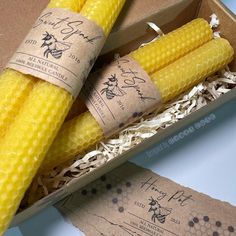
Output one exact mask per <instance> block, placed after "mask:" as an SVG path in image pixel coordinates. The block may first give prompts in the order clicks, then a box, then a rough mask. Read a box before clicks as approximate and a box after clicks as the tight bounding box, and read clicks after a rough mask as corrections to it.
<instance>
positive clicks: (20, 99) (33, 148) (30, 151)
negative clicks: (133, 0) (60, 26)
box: [0, 0, 125, 235]
mask: <svg viewBox="0 0 236 236" xmlns="http://www.w3.org/2000/svg"><path fill="white" fill-rule="evenodd" d="M124 3H125V0H87V1H85V0H52V1H51V2H50V3H49V7H50V8H65V9H67V10H70V11H74V12H80V14H81V15H82V16H84V17H86V18H87V19H89V20H91V21H93V22H95V23H96V24H97V25H98V26H99V27H101V29H102V30H103V32H104V35H105V36H107V35H108V34H109V32H110V30H111V28H112V26H113V24H114V22H115V20H116V18H117V16H118V14H119V12H120V11H121V9H122V7H123V5H124ZM88 53H89V52H88ZM57 56H58V54H57ZM72 102H73V97H72V95H71V94H70V93H69V92H67V91H65V90H64V89H62V88H60V87H57V86H55V85H53V84H50V83H48V82H46V81H43V80H39V79H37V78H33V77H32V76H29V75H23V74H22V73H20V72H17V71H14V70H12V69H6V70H5V71H4V72H3V74H2V75H1V76H0V110H1V114H0V136H1V137H0V235H3V233H4V231H5V230H6V228H7V226H8V225H9V223H10V221H11V219H12V217H13V216H14V213H15V212H16V210H17V208H18V205H19V203H20V201H21V199H22V197H23V196H24V193H25V191H26V189H27V188H28V186H29V185H30V183H31V181H32V179H33V177H34V175H35V173H36V172H37V170H38V168H39V166H40V164H41V162H42V161H43V158H44V156H45V154H46V152H47V151H48V149H49V147H50V144H51V143H52V141H53V139H54V137H55V136H56V134H57V132H58V130H59V128H60V126H61V125H62V123H63V121H64V119H65V116H66V115H67V113H68V111H69V109H70V107H71V105H72Z"/></svg>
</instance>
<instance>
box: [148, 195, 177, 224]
mask: <svg viewBox="0 0 236 236" xmlns="http://www.w3.org/2000/svg"><path fill="white" fill-rule="evenodd" d="M148 205H149V206H150V208H149V210H148V212H150V213H152V216H151V220H152V221H153V222H154V223H156V220H157V221H159V222H160V223H161V224H164V223H165V221H166V217H167V216H168V215H169V214H170V213H171V211H172V209H171V208H166V207H162V206H161V205H160V204H159V202H158V201H157V200H155V199H153V198H152V197H151V198H150V199H149V203H148Z"/></svg>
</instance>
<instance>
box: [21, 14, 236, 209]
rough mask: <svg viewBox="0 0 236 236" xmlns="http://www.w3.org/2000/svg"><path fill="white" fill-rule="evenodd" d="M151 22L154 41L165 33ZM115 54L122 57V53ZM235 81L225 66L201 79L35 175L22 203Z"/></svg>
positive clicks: (91, 167)
mask: <svg viewBox="0 0 236 236" xmlns="http://www.w3.org/2000/svg"><path fill="white" fill-rule="evenodd" d="M148 25H149V26H150V27H151V28H152V29H153V30H155V31H156V32H157V34H158V36H157V37H156V38H154V39H153V40H152V41H154V40H157V39H158V38H159V37H160V35H163V32H162V31H161V29H160V28H159V27H158V26H156V25H155V24H153V23H150V22H148ZM210 25H211V27H212V28H216V27H218V26H219V19H218V18H217V16H216V15H215V14H212V15H211V22H210ZM214 37H220V34H219V32H218V31H216V32H215V33H214ZM152 41H151V42H152ZM148 43H150V42H148ZM148 43H145V44H142V45H141V46H144V45H146V44H148ZM116 56H117V57H119V55H116ZM235 84H236V72H231V71H230V70H229V68H228V67H226V68H225V69H224V70H222V71H220V72H218V73H217V74H216V75H214V76H211V77H209V78H207V79H206V80H205V81H204V82H202V83H199V84H198V85H196V86H195V87H193V88H192V89H191V90H190V91H188V92H186V93H184V94H182V95H180V96H179V97H177V98H176V99H175V100H174V101H172V102H170V103H167V104H165V105H163V107H162V109H161V112H160V108H159V109H158V110H156V111H154V112H153V113H151V114H149V115H147V116H145V117H143V118H142V119H141V120H140V121H139V122H136V123H134V124H132V125H130V126H129V127H128V128H126V129H124V130H123V131H121V132H120V133H119V134H117V135H115V136H113V137H112V138H110V139H107V140H104V141H102V142H100V143H99V144H97V145H96V146H95V147H94V148H93V150H91V151H89V152H88V153H87V154H86V155H84V156H81V155H79V156H77V157H75V159H74V160H73V161H70V162H68V163H66V164H64V165H63V166H59V167H57V168H55V169H54V170H52V171H50V172H49V173H46V174H43V175H41V176H38V177H37V178H35V180H34V182H33V183H32V185H31V187H30V189H29V191H28V192H27V194H26V197H25V199H24V200H23V202H22V207H23V208H25V207H27V206H29V205H31V204H32V203H34V202H36V201H37V200H39V199H41V198H43V197H44V196H47V195H48V194H50V193H52V192H54V191H56V190H57V189H60V188H61V187H63V186H65V185H67V184H68V183H70V182H72V181H75V180H77V179H78V178H80V177H81V176H82V175H84V174H86V173H88V172H91V171H93V170H95V169H96V168H97V167H99V166H101V165H104V164H105V163H107V162H108V161H110V160H112V159H114V158H116V157H117V156H119V155H120V154H122V153H124V152H125V151H128V150H130V149H131V148H133V147H135V146H136V145H137V144H139V143H141V142H142V141H143V140H145V139H147V138H150V137H152V136H153V135H155V134H157V133H158V132H159V131H160V130H163V129H165V128H167V127H169V126H171V125H172V124H174V123H176V122H178V121H179V120H181V119H183V118H184V117H186V116H188V115H189V114H191V113H192V112H194V111H197V110H198V109H200V108H202V107H203V106H206V105H207V104H208V103H209V102H211V101H214V100H216V99H217V98H218V97H220V96H221V95H223V94H225V93H227V92H228V91H230V90H231V89H233V88H234V87H235Z"/></svg>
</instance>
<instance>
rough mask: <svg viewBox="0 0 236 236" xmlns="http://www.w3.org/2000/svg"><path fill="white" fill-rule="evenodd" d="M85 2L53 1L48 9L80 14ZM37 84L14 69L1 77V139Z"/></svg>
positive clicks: (82, 0) (81, 0) (30, 77)
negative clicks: (60, 9) (65, 10)
mask: <svg viewBox="0 0 236 236" xmlns="http://www.w3.org/2000/svg"><path fill="white" fill-rule="evenodd" d="M84 2H85V0H73V1H71V0H51V1H50V3H49V4H48V7H50V8H65V9H67V10H70V11H74V12H79V11H80V10H81V8H82V6H83V4H84ZM35 82H36V80H35V79H33V78H32V76H29V75H24V74H21V73H19V72H17V71H15V70H12V69H6V70H5V71H4V72H3V73H2V74H1V75H0V111H1V113H0V138H1V137H3V136H4V134H5V133H6V131H7V129H8V127H9V126H10V124H11V122H12V121H13V120H14V118H15V116H16V115H17V113H18V112H19V110H20V108H21V107H22V104H23V103H24V101H25V99H26V98H27V96H28V95H29V92H30V91H31V90H32V86H33V84H34V83H35Z"/></svg>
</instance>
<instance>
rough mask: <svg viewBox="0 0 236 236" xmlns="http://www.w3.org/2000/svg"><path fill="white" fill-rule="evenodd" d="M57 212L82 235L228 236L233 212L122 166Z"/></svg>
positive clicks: (235, 231) (235, 224)
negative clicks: (81, 232)
mask: <svg viewBox="0 0 236 236" xmlns="http://www.w3.org/2000/svg"><path fill="white" fill-rule="evenodd" d="M56 207H57V208H58V209H59V210H60V211H61V212H62V213H63V215H64V216H65V217H66V220H67V222H71V224H73V225H74V226H75V227H78V228H79V229H80V230H82V231H83V232H84V233H85V235H86V236H98V235H106V236H110V235H116V236H123V235H132V236H141V235H150V236H191V235H196V236H197V235H199V236H200V235H211V236H219V235H225V236H233V235H236V220H235V219H236V208H235V207H233V206H231V205H230V204H228V203H225V202H221V201H218V200H215V199H212V198H210V197H209V196H207V195H204V194H201V193H198V192H196V191H194V190H192V189H190V188H186V187H183V186H181V185H179V184H177V183H175V182H173V181H171V180H169V179H166V178H164V177H162V176H159V175H157V174H155V173H153V172H152V171H150V170H148V169H144V168H142V167H139V166H136V165H134V164H132V163H129V162H127V163H125V164H123V165H122V166H120V167H119V168H116V169H115V170H113V171H112V172H110V173H108V174H107V175H106V176H103V177H101V178H100V179H98V180H97V181H95V182H93V183H91V184H89V185H88V186H86V187H84V188H83V189H82V190H80V191H77V192H76V193H74V194H72V195H71V196H70V197H68V198H66V199H65V200H64V201H62V202H60V203H59V204H57V205H56Z"/></svg>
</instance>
